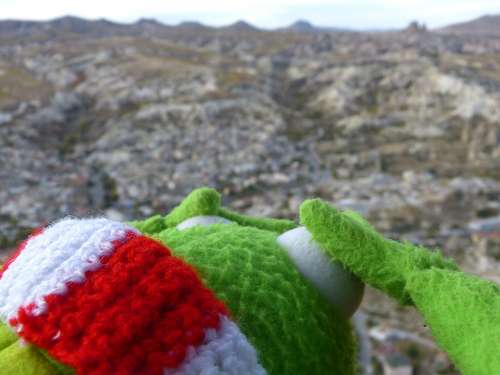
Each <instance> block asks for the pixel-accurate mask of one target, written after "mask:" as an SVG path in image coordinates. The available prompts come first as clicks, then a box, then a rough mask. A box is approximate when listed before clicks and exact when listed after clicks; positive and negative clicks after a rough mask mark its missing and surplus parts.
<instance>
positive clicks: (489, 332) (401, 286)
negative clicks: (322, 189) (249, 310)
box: [300, 200, 500, 375]
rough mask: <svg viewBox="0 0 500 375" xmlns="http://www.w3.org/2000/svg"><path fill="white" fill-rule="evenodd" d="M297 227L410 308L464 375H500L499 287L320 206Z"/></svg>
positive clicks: (314, 204)
mask: <svg viewBox="0 0 500 375" xmlns="http://www.w3.org/2000/svg"><path fill="white" fill-rule="evenodd" d="M300 219H301V222H302V223H303V224H304V225H305V226H306V227H307V228H308V230H309V231H310V232H311V233H312V235H313V238H314V239H315V240H316V241H318V242H319V243H320V245H321V247H322V249H323V251H325V252H326V253H327V254H328V255H329V256H331V257H332V258H334V259H336V260H339V261H340V262H342V263H343V264H344V265H345V266H346V267H347V268H349V269H350V270H351V271H353V272H354V273H355V274H356V275H358V276H359V277H360V278H361V279H362V280H363V281H365V282H366V283H368V284H370V285H371V286H374V287H376V288H379V289H381V290H382V291H384V292H386V293H388V294H389V295H391V296H393V297H395V298H397V299H398V300H399V301H400V302H402V303H405V304H414V305H415V306H416V307H417V309H418V310H419V311H420V312H421V313H422V314H423V316H424V319H425V320H426V322H427V323H428V324H429V327H430V328H431V330H432V333H433V335H434V337H435V338H436V341H437V342H438V343H439V344H440V346H441V347H442V348H443V349H444V350H445V351H446V352H447V353H448V354H449V355H450V358H452V359H453V360H454V362H455V364H456V365H457V367H458V368H459V369H460V370H461V372H462V373H463V374H464V375H490V374H500V287H499V286H498V285H496V284H494V283H492V282H489V281H486V280H482V279H479V278H477V277H474V276H471V275H467V274H465V273H463V272H460V270H459V269H458V268H457V266H456V265H455V264H454V263H453V262H452V261H451V260H447V259H444V258H443V257H442V256H441V254H440V253H438V252H435V251H429V250H427V249H425V248H422V247H416V246H413V245H411V244H408V243H405V244H401V243H398V242H395V241H392V240H387V239H384V238H383V237H382V236H381V235H380V234H378V233H377V232H376V231H375V230H374V229H373V227H371V226H370V225H369V224H368V223H367V222H366V221H365V220H364V219H363V218H362V217H361V216H359V215H358V214H356V213H353V212H340V211H338V210H336V209H335V208H333V207H331V206H329V205H328V204H326V203H324V202H322V201H320V200H309V201H306V202H304V203H303V204H302V206H301V210H300Z"/></svg>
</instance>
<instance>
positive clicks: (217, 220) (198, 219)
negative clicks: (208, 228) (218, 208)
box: [176, 216, 231, 230]
mask: <svg viewBox="0 0 500 375" xmlns="http://www.w3.org/2000/svg"><path fill="white" fill-rule="evenodd" d="M229 223H231V221H229V220H227V219H225V218H223V217H221V216H194V217H191V218H189V219H186V220H184V221H183V222H182V223H180V224H178V225H177V226H176V228H177V230H184V229H188V228H192V227H195V226H197V225H212V224H229Z"/></svg>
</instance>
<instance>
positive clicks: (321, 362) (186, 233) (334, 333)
mask: <svg viewBox="0 0 500 375" xmlns="http://www.w3.org/2000/svg"><path fill="white" fill-rule="evenodd" d="M354 275H355V276H354ZM360 280H362V281H363V282H364V283H366V284H369V285H371V286H373V287H375V288H378V289H380V290H381V291H383V292H385V293H387V294H388V295H390V296H392V297H394V298H395V299H397V300H398V301H400V302H401V303H402V304H404V305H413V306H415V307H416V308H417V309H418V310H419V311H420V312H421V313H422V314H423V316H424V318H425V320H426V322H427V324H428V325H429V326H430V327H431V330H432V333H433V335H434V336H435V338H436V341H437V342H438V343H439V345H440V346H441V347H442V348H443V349H444V350H445V351H446V352H447V353H448V354H449V355H450V357H451V359H452V360H453V361H454V362H455V364H456V365H457V367H458V368H459V369H460V370H461V372H462V373H463V374H464V375H492V374H500V288H499V286H498V285H496V284H494V283H492V282H488V281H485V280H482V279H479V278H477V277H474V276H471V275H468V274H466V273H463V272H461V271H460V270H459V269H458V268H457V266H456V265H455V264H454V263H453V261H451V260H447V259H445V258H443V257H442V256H441V255H440V254H439V253H438V252H435V251H429V250H426V249H424V248H422V247H417V246H413V245H411V244H408V243H399V242H395V241H392V240H387V239H385V238H383V237H382V236H381V235H380V234H378V233H377V232H376V231H375V230H374V229H373V228H372V227H371V226H370V225H369V224H368V223H367V222H366V221H365V220H364V219H363V218H361V216H359V215H358V214H356V213H354V212H351V211H343V212H341V211H339V210H337V209H335V208H333V207H331V206H329V205H328V204H326V203H325V202H323V201H321V200H308V201H305V202H304V203H303V204H302V206H301V209H300V225H299V224H296V223H294V222H292V221H287V220H275V219H266V218H253V217H248V216H244V215H239V214H237V213H234V212H232V211H229V210H227V209H224V208H222V207H221V204H220V196H219V194H218V193H217V192H216V191H214V190H212V189H208V188H201V189H198V190H195V191H194V192H192V193H191V194H190V195H189V196H188V197H187V198H186V199H185V200H184V201H183V202H182V203H181V204H180V205H179V206H178V207H177V208H175V209H174V210H173V211H172V212H171V213H170V214H168V215H167V216H160V215H157V216H154V217H152V218H149V219H147V220H144V221H134V222H131V223H128V224H122V223H116V222H112V221H110V220H106V219H87V220H75V219H66V220H63V221H60V222H58V223H55V224H53V225H51V226H49V227H48V228H46V229H44V230H43V231H41V232H40V233H36V234H34V235H32V236H31V237H30V238H28V239H27V240H26V241H25V242H24V243H23V244H22V245H21V246H20V248H19V249H18V251H17V252H16V254H15V255H14V256H13V257H12V259H11V260H10V261H9V262H8V263H7V264H6V265H5V266H4V267H3V269H2V271H1V272H0V374H2V375H35V374H36V375H66V374H81V375H100V374H108V375H109V374H117V375H128V374H130V375H132V374H152V375H156V374H158V375H160V374H178V375H184V374H191V375H197V374H199V375H205V374H206V375H208V374H210V375H223V374H235V375H236V374H239V375H241V374H249V375H250V374H252V375H253V374H261V375H263V374H272V375H288V374H290V375H297V374H308V375H309V374H311V375H314V374H317V375H326V374H342V375H344V374H346V375H348V374H354V373H356V366H357V363H356V359H355V358H356V355H355V353H356V346H355V339H354V335H353V329H352V327H351V324H350V322H349V317H350V316H351V315H352V313H353V312H354V311H355V310H356V308H357V307H358V305H359V303H360V300H361V296H362V291H363V284H362V283H361V282H360Z"/></svg>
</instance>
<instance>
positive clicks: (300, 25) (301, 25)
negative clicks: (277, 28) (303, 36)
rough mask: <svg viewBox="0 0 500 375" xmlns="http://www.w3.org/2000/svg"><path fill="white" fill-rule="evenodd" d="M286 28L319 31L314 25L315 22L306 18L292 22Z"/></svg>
mask: <svg viewBox="0 0 500 375" xmlns="http://www.w3.org/2000/svg"><path fill="white" fill-rule="evenodd" d="M286 29H288V30H290V31H296V32H300V33H303V32H315V31H318V30H317V29H316V27H314V26H313V24H312V23H311V22H309V21H306V20H297V21H295V22H294V23H292V24H291V25H290V26H288V27H287V28H286Z"/></svg>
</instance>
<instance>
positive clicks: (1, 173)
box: [0, 18, 500, 373]
mask: <svg viewBox="0 0 500 375" xmlns="http://www.w3.org/2000/svg"><path fill="white" fill-rule="evenodd" d="M239 26H242V25H241V24H240V25H239ZM243 26H245V27H238V28H237V30H233V29H232V28H229V29H212V28H207V27H204V26H203V25H198V24H196V25H194V24H183V25H180V26H179V27H168V26H165V25H161V24H158V23H156V22H153V21H151V20H142V21H140V22H138V23H137V24H134V25H120V24H112V23H109V22H107V21H102V20H101V21H92V22H91V23H89V21H85V20H80V19H73V18H68V19H63V20H60V21H59V22H55V23H46V24H39V23H30V22H20V23H19V22H15V21H10V23H6V22H0V30H2V31H1V32H0V202H2V204H1V205H0V248H2V249H3V250H4V254H5V250H7V249H10V248H12V247H13V246H14V244H15V243H16V242H17V241H18V240H19V239H20V238H22V237H23V236H24V235H25V234H26V232H27V231H29V229H30V228H33V227H35V226H38V225H39V224H40V223H43V222H50V221H51V220H54V219H55V218H58V217H61V216H64V215H67V214H73V215H89V214H105V215H107V216H110V217H112V218H116V219H120V220H125V219H130V218H142V217H144V216H147V215H150V214H153V213H158V212H159V213H164V212H166V211H168V210H169V209H170V208H171V207H172V206H173V205H175V204H176V203H177V202H178V201H179V200H180V199H181V198H182V197H183V196H185V195H186V194H187V193H188V192H189V191H190V190H191V189H192V188H194V187H197V186H200V185H210V186H213V187H215V188H217V189H219V190H220V191H221V192H223V193H224V195H225V196H226V197H227V200H226V203H227V204H228V205H229V206H231V207H233V208H234V209H237V210H239V211H242V212H247V213H250V214H259V215H268V216H284V217H290V218H296V216H297V214H298V205H299V204H300V203H301V201H302V200H303V199H305V198H307V197H311V196H320V197H322V198H325V199H327V200H329V201H331V202H333V203H334V204H336V205H338V206H340V207H345V208H353V209H356V210H358V211H360V212H361V213H363V214H364V215H365V216H367V218H368V219H370V220H371V221H372V222H373V223H374V224H375V226H377V228H378V229H380V230H382V231H384V232H385V233H386V234H387V235H389V236H393V237H395V238H398V239H403V238H405V239H407V240H410V241H416V242H419V243H423V244H426V245H429V246H436V247H441V248H443V249H444V251H445V253H447V254H449V255H452V256H454V257H455V258H456V259H458V260H459V262H460V263H461V264H462V265H463V266H464V267H466V268H467V269H469V270H471V271H472V272H476V273H479V274H482V275H483V276H485V277H490V278H492V279H496V280H498V279H499V278H500V274H499V273H498V269H499V267H498V262H499V260H500V259H498V246H497V245H496V242H495V239H494V238H495V233H497V232H496V230H497V229H495V228H493V229H491V228H490V227H488V228H489V229H488V233H486V234H485V231H484V230H476V229H477V228H478V225H479V227H480V226H481V225H482V223H483V221H482V220H489V221H488V223H490V222H495V223H496V222H498V220H496V219H495V218H497V217H498V216H500V204H499V203H498V202H500V183H499V179H500V174H499V170H500V168H499V160H500V128H499V126H498V124H499V123H500V110H499V108H500V105H499V104H500V39H499V38H497V37H486V36H481V37H477V36H467V35H448V34H442V33H434V32H430V31H426V30H423V29H422V30H421V29H418V30H413V29H407V30H404V31H402V32H391V33H374V34H369V33H346V32H328V33H326V32H319V31H317V32H314V33H312V32H297V31H294V32H286V31H283V30H280V31H277V32H269V31H260V30H259V31H256V30H254V29H253V28H251V27H247V25H243ZM7 30H9V31H7ZM495 220H496V221H495ZM471 223H472V224H471ZM469 224H471V225H469ZM474 228H476V229H474ZM498 231H500V229H498ZM492 233H493V234H492ZM366 301H367V302H366V303H365V305H364V308H363V311H364V314H365V317H367V319H365V320H363V319H361V321H362V322H361V323H360V324H361V325H362V326H365V328H364V329H365V330H367V328H366V325H370V326H371V325H373V326H374V330H371V331H369V335H368V334H367V335H365V336H364V337H365V338H366V340H368V336H370V335H371V336H370V337H372V338H371V339H370V340H371V342H372V344H373V347H372V349H371V350H372V352H371V354H372V356H373V357H377V358H379V362H381V363H382V366H390V363H391V360H390V358H386V357H384V355H385V354H387V353H394V352H396V353H398V355H402V356H403V357H405V358H407V361H406V362H405V361H403V362H405V363H408V366H411V367H413V368H414V370H415V371H417V372H418V371H421V372H420V373H434V372H437V371H441V372H442V373H454V372H453V369H452V368H451V367H450V365H449V363H448V361H447V360H446V357H443V356H442V354H439V355H437V356H436V355H435V353H437V352H436V349H435V347H434V346H432V343H431V344H429V343H430V341H425V340H427V339H428V337H429V333H428V332H427V331H426V329H425V328H424V327H423V323H422V322H421V321H419V320H418V319H417V318H416V317H415V314H414V313H413V312H409V313H408V312H404V313H402V312H401V311H400V309H398V308H397V307H396V306H395V305H394V304H392V302H390V301H388V300H386V299H384V298H383V297H381V296H380V295H378V294H376V293H375V292H373V291H370V292H369V294H368V297H367V300H366ZM363 322H364V323H363ZM383 327H389V333H390V332H392V331H391V330H394V329H396V330H399V331H398V332H406V333H407V334H403V335H402V336H398V337H403V338H402V339H401V340H400V341H397V340H396V341H397V345H393V344H394V342H393V341H391V340H392V339H391V338H390V337H392V336H391V335H390V334H388V333H387V332H386V331H384V330H382V328H383ZM384 329H385V328H384ZM381 330H382V331H384V332H386V333H384V334H382V333H380V332H382V331H381ZM367 332H368V331H367ZM394 332H395V331H394ZM410 333H411V334H410ZM415 335H416V336H415ZM387 337H389V338H387ZM415 337H417V338H420V339H423V338H425V340H424V341H422V340H420V341H419V340H416V341H415V340H414V338H415ZM388 345H389V346H390V348H389V349H388V348H387V346H388ZM415 348H416V349H415ZM415 350H416V352H415ZM384 353H385V354H384ZM408 353H410V354H408ZM380 358H382V359H383V360H382V359H380ZM398 358H399V357H398ZM408 358H409V359H408ZM365 365H366V366H369V364H368V363H366V364H365Z"/></svg>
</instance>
